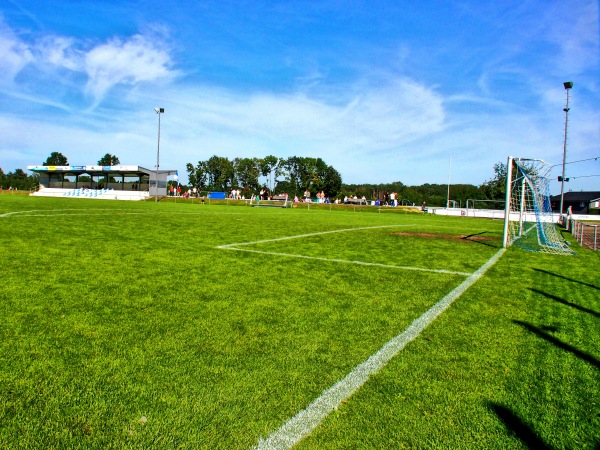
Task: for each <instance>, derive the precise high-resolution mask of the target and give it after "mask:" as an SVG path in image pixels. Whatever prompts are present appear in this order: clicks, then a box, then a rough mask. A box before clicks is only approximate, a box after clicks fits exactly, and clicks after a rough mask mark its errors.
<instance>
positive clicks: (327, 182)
mask: <svg viewBox="0 0 600 450" xmlns="http://www.w3.org/2000/svg"><path fill="white" fill-rule="evenodd" d="M341 189H342V176H341V175H340V173H339V172H338V171H337V170H335V169H334V168H333V167H331V166H329V167H327V169H326V170H325V174H324V177H323V190H324V191H325V195H327V197H329V198H335V197H336V196H337V195H338V193H339V192H340V190H341Z"/></svg>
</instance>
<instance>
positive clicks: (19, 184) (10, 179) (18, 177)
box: [3, 169, 39, 191]
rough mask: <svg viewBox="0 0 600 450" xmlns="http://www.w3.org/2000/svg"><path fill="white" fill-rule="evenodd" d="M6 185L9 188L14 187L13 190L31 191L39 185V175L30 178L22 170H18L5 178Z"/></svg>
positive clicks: (9, 173)
mask: <svg viewBox="0 0 600 450" xmlns="http://www.w3.org/2000/svg"><path fill="white" fill-rule="evenodd" d="M5 183H6V185H7V186H3V187H8V186H12V187H13V188H16V189H19V190H25V191H26V190H29V189H31V188H33V187H35V186H37V184H38V183H39V178H38V175H37V174H36V175H33V176H29V175H27V174H26V173H25V172H24V171H23V170H22V169H16V170H15V171H14V172H8V174H7V175H6V178H5Z"/></svg>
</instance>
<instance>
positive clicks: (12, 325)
mask: <svg viewBox="0 0 600 450" xmlns="http://www.w3.org/2000/svg"><path fill="white" fill-rule="evenodd" d="M502 225H503V224H502V223H501V222H500V221H492V220H484V219H466V218H449V217H441V216H435V215H424V214H414V213H413V214H407V213H401V212H395V211H394V212H389V213H386V214H380V213H378V212H377V210H373V212H369V210H368V209H360V210H358V211H357V210H354V209H353V208H348V209H347V210H346V209H342V208H338V209H334V210H328V209H323V210H320V209H317V208H311V209H310V210H306V209H281V208H252V207H249V206H224V205H208V204H206V205H200V204H198V203H195V204H191V203H181V202H180V203H177V204H175V203H165V202H159V203H153V202H147V203H143V202H142V203H137V202H116V201H113V202H111V201H99V200H85V199H75V200H73V199H51V198H34V197H26V196H19V195H0V229H1V238H0V239H1V243H2V245H1V246H0V263H1V267H2V284H1V286H2V287H1V288H0V319H1V322H0V346H1V350H0V448H69V449H74V448H75V449H76V448H81V449H84V448H86V449H87V448H139V449H142V448H143V449H147V448H203V449H251V448H254V447H256V446H257V445H258V443H259V442H260V441H261V439H267V438H268V437H269V436H272V435H273V433H276V432H277V430H279V429H280V427H282V426H283V425H284V424H285V423H286V422H287V421H288V420H289V419H291V418H292V417H294V416H295V415H296V414H298V413H299V412H300V411H302V410H304V409H305V408H307V406H309V405H310V404H311V403H312V402H313V401H315V400H316V399H319V398H320V397H321V395H322V394H323V392H324V391H326V390H328V389H329V388H330V387H332V386H333V385H335V384H336V383H337V382H339V381H340V380H342V379H344V378H345V377H346V375H348V374H349V373H352V372H353V370H354V369H355V368H356V367H357V366H359V365H360V364H361V363H363V362H365V361H366V360H368V359H369V357H371V356H372V355H374V354H375V353H377V352H378V351H379V350H380V349H381V348H382V346H384V345H385V344H386V343H387V342H389V341H390V340H392V339H393V338H395V337H396V336H398V335H401V334H402V333H403V332H404V331H405V330H406V329H407V328H408V327H409V326H411V324H412V323H413V321H415V319H417V318H419V317H420V316H421V315H423V314H424V313H426V312H427V311H428V310H429V308H431V307H432V306H433V305H436V304H437V303H438V302H439V301H440V300H442V299H443V298H445V297H446V296H448V295H449V294H450V293H451V292H453V291H454V290H455V289H456V288H457V287H458V286H460V285H461V283H463V282H465V280H467V278H468V276H469V275H470V274H472V273H474V272H476V271H477V270H478V269H479V268H480V267H481V266H482V265H484V264H485V263H486V262H488V261H489V260H490V259H491V258H492V257H494V255H496V254H497V253H498V252H499V251H500V247H501V236H502ZM565 237H567V238H569V237H568V235H565ZM572 246H573V248H574V249H575V250H576V252H577V255H576V256H550V255H544V254H536V253H529V252H524V251H521V250H518V249H512V248H511V249H508V250H507V251H506V252H505V253H504V254H503V255H502V256H501V257H500V259H499V260H498V261H497V262H496V263H495V264H494V265H493V266H492V267H491V268H489V270H487V272H485V273H484V274H483V275H482V276H481V278H479V279H478V280H476V281H475V282H474V284H472V285H471V286H470V287H469V288H468V289H467V290H466V291H465V292H464V293H462V295H460V296H458V298H456V300H455V301H454V302H453V303H452V304H451V305H450V306H449V308H448V309H447V310H445V311H444V312H443V313H442V314H440V315H439V317H437V318H436V319H435V320H434V321H433V322H432V323H431V324H430V325H429V326H427V327H426V328H425V329H424V330H423V331H422V332H421V333H420V334H419V335H418V336H417V337H416V338H415V339H414V340H412V341H411V342H409V343H408V344H407V345H406V347H405V348H403V349H402V350H401V351H400V352H399V353H398V354H396V356H394V357H393V358H392V359H391V360H390V361H389V362H388V363H387V364H386V365H384V366H383V367H382V368H381V370H379V371H378V372H377V373H375V374H373V375H372V376H371V377H370V378H369V379H368V381H367V382H366V383H365V384H364V385H362V387H360V388H358V389H357V390H356V391H355V392H354V394H353V395H351V396H349V397H348V398H344V399H343V401H341V403H340V404H339V406H338V407H336V408H335V409H334V410H333V411H332V412H331V413H330V414H327V415H326V416H325V417H324V419H323V421H322V422H320V424H319V425H318V426H317V427H316V428H314V430H311V431H310V432H307V433H306V434H307V436H306V437H305V438H304V439H302V440H301V441H300V442H299V443H297V445H296V446H295V447H294V448H298V449H367V448H440V449H442V448H444V449H446V448H461V449H480V448H491V449H507V448H515V449H518V448H552V449H575V448H577V449H586V448H587V449H595V448H598V446H600V326H599V325H600V282H599V281H598V270H599V268H600V258H599V253H597V252H596V253H594V252H592V251H590V250H586V249H581V248H580V247H578V246H577V244H576V243H573V244H572ZM273 448H285V447H273Z"/></svg>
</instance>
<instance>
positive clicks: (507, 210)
mask: <svg viewBox="0 0 600 450" xmlns="http://www.w3.org/2000/svg"><path fill="white" fill-rule="evenodd" d="M512 166H513V157H512V156H509V157H508V160H507V161H506V196H505V202H506V203H505V207H504V233H503V237H502V247H505V248H506V247H508V245H509V242H508V241H509V222H510V199H511V184H512V170H513V167H512Z"/></svg>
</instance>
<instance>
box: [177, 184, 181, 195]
mask: <svg viewBox="0 0 600 450" xmlns="http://www.w3.org/2000/svg"><path fill="white" fill-rule="evenodd" d="M179 196H181V186H177V197H179Z"/></svg>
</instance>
